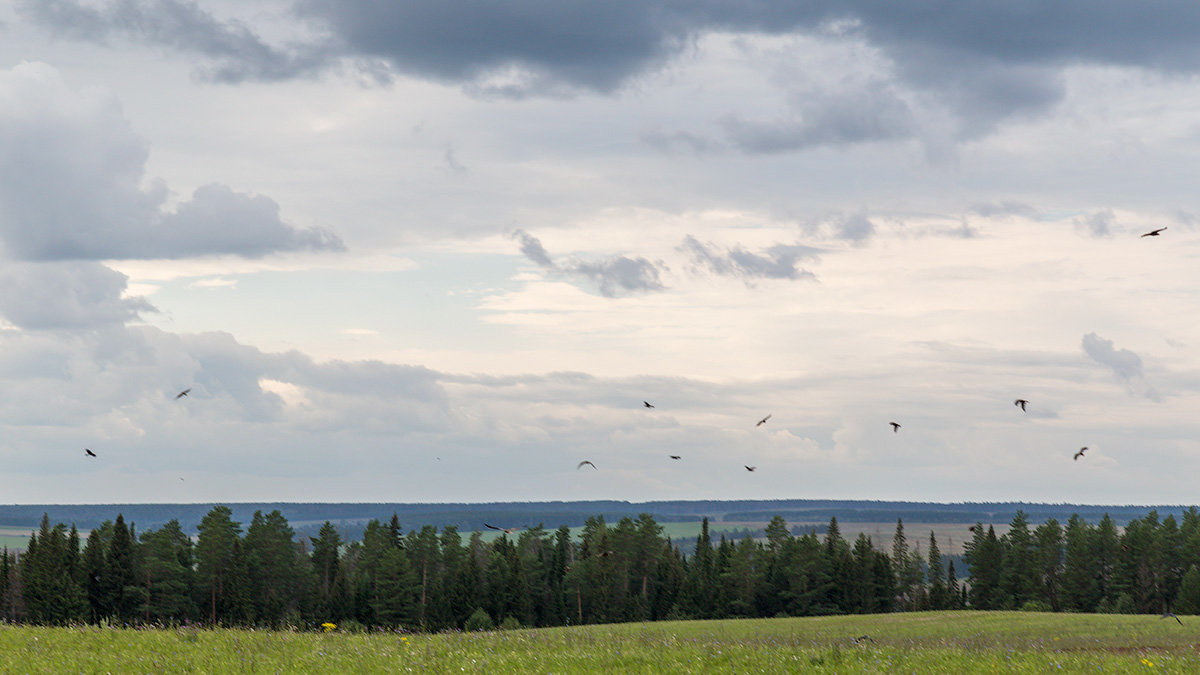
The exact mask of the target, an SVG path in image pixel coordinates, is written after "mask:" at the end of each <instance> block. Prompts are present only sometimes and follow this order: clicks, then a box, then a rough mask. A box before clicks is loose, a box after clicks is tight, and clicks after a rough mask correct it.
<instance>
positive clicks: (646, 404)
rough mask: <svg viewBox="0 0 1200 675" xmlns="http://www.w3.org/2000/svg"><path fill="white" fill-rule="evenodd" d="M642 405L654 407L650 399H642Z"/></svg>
mask: <svg viewBox="0 0 1200 675" xmlns="http://www.w3.org/2000/svg"><path fill="white" fill-rule="evenodd" d="M642 405H644V406H646V407H647V408H653V407H654V406H652V405H650V401H642Z"/></svg>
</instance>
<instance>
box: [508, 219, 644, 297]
mask: <svg viewBox="0 0 1200 675" xmlns="http://www.w3.org/2000/svg"><path fill="white" fill-rule="evenodd" d="M513 238H514V239H516V240H518V241H520V242H521V253H522V254H524V255H525V257H527V258H529V259H530V260H532V261H533V262H535V263H537V264H538V265H539V266H541V267H544V268H546V269H548V270H551V271H554V272H557V273H559V274H564V275H570V276H581V277H585V278H587V279H590V280H591V281H592V282H593V283H595V284H596V287H597V288H598V289H599V291H600V294H601V295H603V296H605V297H609V298H613V297H616V296H618V295H620V294H622V293H623V292H645V291H661V290H663V289H664V288H666V286H664V285H663V283H662V278H661V273H662V271H663V270H665V269H666V267H665V266H664V265H663V264H662V263H661V262H652V261H650V260H647V259H646V258H642V257H638V258H628V257H626V256H615V257H613V258H609V259H608V260H602V261H600V262H589V261H582V260H568V261H566V262H563V263H556V262H554V260H553V259H552V258H551V257H550V254H549V253H547V252H546V248H545V247H544V246H542V242H541V241H540V240H538V239H537V238H536V237H534V236H533V235H531V234H529V233H528V232H526V231H525V230H517V231H516V232H514V233H513Z"/></svg>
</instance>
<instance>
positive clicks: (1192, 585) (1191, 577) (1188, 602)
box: [1173, 565, 1200, 614]
mask: <svg viewBox="0 0 1200 675" xmlns="http://www.w3.org/2000/svg"><path fill="white" fill-rule="evenodd" d="M1173 604H1174V606H1175V613H1177V614H1200V568H1198V567H1197V566H1196V565H1192V566H1191V567H1189V568H1188V571H1187V574H1185V575H1183V581H1182V582H1181V583H1180V584H1179V595H1177V596H1175V602H1174V603H1173Z"/></svg>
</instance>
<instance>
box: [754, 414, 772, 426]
mask: <svg viewBox="0 0 1200 675" xmlns="http://www.w3.org/2000/svg"><path fill="white" fill-rule="evenodd" d="M769 419H771V416H770V415H767V416H766V417H764V418H762V419H761V420H759V421H758V422H756V423H755V424H754V426H756V427H761V426H762V425H764V424H766V423H767V420H769Z"/></svg>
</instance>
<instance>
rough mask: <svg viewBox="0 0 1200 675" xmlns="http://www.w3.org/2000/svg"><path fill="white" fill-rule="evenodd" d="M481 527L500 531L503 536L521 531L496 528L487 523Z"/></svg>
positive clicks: (515, 528)
mask: <svg viewBox="0 0 1200 675" xmlns="http://www.w3.org/2000/svg"><path fill="white" fill-rule="evenodd" d="M483 526H484V527H486V528H488V529H492V530H500V531H501V532H503V533H504V534H512V533H513V532H516V531H517V530H519V529H521V528H519V527H496V526H495V525H488V524H487V523H484V524H483Z"/></svg>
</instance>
